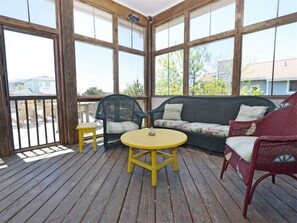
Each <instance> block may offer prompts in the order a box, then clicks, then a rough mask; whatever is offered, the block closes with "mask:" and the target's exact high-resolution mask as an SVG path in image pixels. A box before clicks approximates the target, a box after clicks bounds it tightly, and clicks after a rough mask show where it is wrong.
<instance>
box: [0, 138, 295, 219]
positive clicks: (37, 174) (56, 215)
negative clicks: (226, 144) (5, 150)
mask: <svg viewBox="0 0 297 223" xmlns="http://www.w3.org/2000/svg"><path fill="white" fill-rule="evenodd" d="M127 157H128V149H127V148H126V147H124V146H118V147H116V148H112V149H109V150H106V151H105V150H104V148H102V147H101V148H100V149H98V150H97V152H95V153H94V152H93V151H92V144H91V143H89V144H88V143H87V144H86V146H85V149H84V152H83V154H80V153H78V145H73V146H70V147H63V146H57V147H50V148H44V149H39V150H34V151H31V152H26V153H21V154H18V155H13V156H11V157H8V158H4V159H2V160H1V169H0V222H7V221H9V222H201V221H203V222H294V221H295V219H296V218H297V193H296V192H297V183H296V182H297V181H295V180H294V179H293V178H290V177H287V176H277V177H276V184H272V182H271V180H270V179H266V180H264V181H263V182H261V184H259V185H258V187H257V189H256V191H255V194H254V197H253V200H252V204H251V205H249V208H248V215H247V217H248V218H247V219H244V218H243V217H242V207H243V200H244V194H245V185H244V184H243V182H242V180H241V179H240V178H239V177H238V176H237V174H236V172H235V171H233V170H232V168H230V167H229V168H228V169H227V171H226V172H225V174H224V177H223V179H222V180H221V179H220V178H219V174H220V170H221V165H222V161H223V158H222V157H218V156H214V155H209V154H207V153H205V152H203V151H200V150H196V149H193V148H192V147H188V148H186V147H181V148H179V149H178V162H179V172H177V173H176V172H173V170H172V166H171V165H168V166H166V167H165V168H162V169H160V170H159V171H158V185H157V187H152V186H151V174H150V172H149V171H148V170H144V169H143V168H142V167H138V166H134V168H133V172H132V173H128V172H127ZM143 159H146V160H147V161H148V160H149V157H148V156H146V157H143ZM161 160H163V158H162V157H159V161H161ZM261 174H262V173H259V172H257V173H256V175H255V177H256V178H257V177H259V176H261Z"/></svg>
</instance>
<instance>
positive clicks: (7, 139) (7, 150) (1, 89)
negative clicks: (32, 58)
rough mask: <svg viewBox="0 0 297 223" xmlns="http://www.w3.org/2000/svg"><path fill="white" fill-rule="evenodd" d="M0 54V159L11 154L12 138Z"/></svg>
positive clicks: (0, 29)
mask: <svg viewBox="0 0 297 223" xmlns="http://www.w3.org/2000/svg"><path fill="white" fill-rule="evenodd" d="M0 42H1V44H0V52H4V49H3V44H2V43H3V42H4V36H3V26H0ZM1 56H2V53H0V105H1V106H0V114H1V115H0V157H4V156H8V155H10V154H12V152H13V138H12V132H11V131H10V130H11V118H10V111H9V100H8V97H9V96H8V89H7V88H6V81H5V80H6V78H7V76H5V69H4V68H5V60H4V58H2V57H1Z"/></svg>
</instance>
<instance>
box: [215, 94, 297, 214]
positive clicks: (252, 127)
mask: <svg viewBox="0 0 297 223" xmlns="http://www.w3.org/2000/svg"><path fill="white" fill-rule="evenodd" d="M229 164H230V166H231V167H232V168H233V169H234V170H235V171H236V172H237V174H238V175H239V177H240V178H242V179H243V181H244V183H245V185H246V186H247V189H246V194H245V199H244V207H243V216H244V217H246V215H247V208H248V205H249V204H251V201H252V197H253V193H254V191H255V189H256V187H257V185H258V184H259V183H260V182H261V181H262V180H264V179H265V178H267V177H269V176H272V183H275V175H276V174H285V175H288V176H291V177H293V178H294V179H296V180H297V177H296V175H294V174H297V92H296V93H295V94H293V95H291V96H290V97H288V98H287V99H286V100H284V102H283V103H281V105H280V108H279V109H278V110H275V111H273V112H271V113H269V114H268V115H266V116H264V117H262V118H260V119H258V120H255V121H248V122H239V121H230V131H229V138H227V140H226V146H225V152H224V162H223V166H222V170H221V175H220V178H221V179H222V177H223V174H224V172H225V171H226V169H227V167H228V165H229ZM256 170H259V171H264V172H267V173H266V174H264V175H263V176H262V177H260V178H259V179H257V180H256V181H255V183H254V184H253V177H254V172H255V171H256Z"/></svg>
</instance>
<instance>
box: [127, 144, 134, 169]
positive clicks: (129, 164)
mask: <svg viewBox="0 0 297 223" xmlns="http://www.w3.org/2000/svg"><path fill="white" fill-rule="evenodd" d="M133 155H134V152H133V148H132V147H131V146H130V147H129V159H128V173H131V172H132V167H133V166H132V165H133V164H132V162H131V159H132V157H133Z"/></svg>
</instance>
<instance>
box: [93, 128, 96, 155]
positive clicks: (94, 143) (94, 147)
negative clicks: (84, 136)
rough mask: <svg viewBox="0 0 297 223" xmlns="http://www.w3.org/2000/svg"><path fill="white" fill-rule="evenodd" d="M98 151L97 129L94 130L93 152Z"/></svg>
mask: <svg viewBox="0 0 297 223" xmlns="http://www.w3.org/2000/svg"><path fill="white" fill-rule="evenodd" d="M96 149H97V141H96V128H95V130H93V151H94V152H96Z"/></svg>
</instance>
